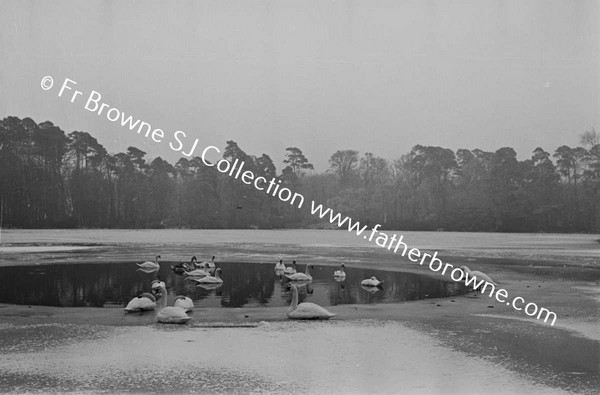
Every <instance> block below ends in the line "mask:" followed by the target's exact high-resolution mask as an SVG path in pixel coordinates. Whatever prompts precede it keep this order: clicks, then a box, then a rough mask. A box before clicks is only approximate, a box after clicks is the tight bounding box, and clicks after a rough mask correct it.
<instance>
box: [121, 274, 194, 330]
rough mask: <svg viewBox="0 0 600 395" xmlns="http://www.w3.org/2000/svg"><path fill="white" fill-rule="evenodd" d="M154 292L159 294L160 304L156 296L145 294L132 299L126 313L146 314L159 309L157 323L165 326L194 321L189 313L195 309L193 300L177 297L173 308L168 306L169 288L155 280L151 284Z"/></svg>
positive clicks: (181, 296)
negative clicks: (145, 312)
mask: <svg viewBox="0 0 600 395" xmlns="http://www.w3.org/2000/svg"><path fill="white" fill-rule="evenodd" d="M151 288H152V292H153V293H156V294H159V295H160V299H159V304H158V305H157V303H156V298H155V297H154V295H152V294H150V293H147V292H144V293H142V294H140V295H139V296H137V297H135V298H133V299H131V300H130V301H129V303H127V306H126V307H125V312H127V313H131V312H144V311H150V310H155V309H156V308H157V307H158V312H157V314H156V321H157V322H160V323H165V324H185V323H186V322H188V321H189V320H191V319H192V317H190V316H189V315H187V313H188V312H190V311H192V310H193V309H194V302H193V301H192V299H190V298H188V297H187V296H184V295H179V296H176V297H175V300H174V302H173V306H167V298H168V294H167V286H166V284H165V283H164V282H163V281H160V280H154V281H153V282H152V284H151Z"/></svg>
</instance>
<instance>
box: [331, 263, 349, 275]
mask: <svg viewBox="0 0 600 395" xmlns="http://www.w3.org/2000/svg"><path fill="white" fill-rule="evenodd" d="M344 267H345V266H344V264H343V263H342V265H341V266H340V270H336V271H335V272H333V277H337V278H346V272H345V271H344Z"/></svg>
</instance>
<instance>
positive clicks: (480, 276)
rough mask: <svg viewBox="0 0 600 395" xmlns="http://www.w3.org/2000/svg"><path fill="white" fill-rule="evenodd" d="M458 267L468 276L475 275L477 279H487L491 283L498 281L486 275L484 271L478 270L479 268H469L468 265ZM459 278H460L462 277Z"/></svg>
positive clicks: (494, 283)
mask: <svg viewBox="0 0 600 395" xmlns="http://www.w3.org/2000/svg"><path fill="white" fill-rule="evenodd" d="M460 268H461V269H462V271H463V273H466V274H468V275H469V277H477V279H478V280H483V281H487V282H488V283H490V284H492V285H498V283H496V282H495V281H494V280H492V279H491V278H490V276H488V275H487V274H485V273H484V272H480V271H479V270H471V269H469V267H468V266H461V267H460ZM460 279H461V280H462V277H461V278H460Z"/></svg>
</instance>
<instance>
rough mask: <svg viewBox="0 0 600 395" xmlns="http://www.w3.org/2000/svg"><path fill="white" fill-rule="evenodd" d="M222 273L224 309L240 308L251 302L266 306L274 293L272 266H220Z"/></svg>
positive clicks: (222, 303) (222, 302)
mask: <svg viewBox="0 0 600 395" xmlns="http://www.w3.org/2000/svg"><path fill="white" fill-rule="evenodd" d="M220 266H221V267H222V268H223V273H222V276H221V278H223V287H221V288H220V289H221V292H222V295H223V298H222V299H221V305H222V306H224V307H242V306H244V305H246V304H248V303H249V302H250V301H251V300H256V301H257V302H258V303H259V304H260V305H266V304H268V303H269V300H270V299H271V297H272V296H273V293H274V288H275V284H274V280H275V278H276V277H275V274H274V273H273V266H272V265H256V264H243V263H242V264H221V265H220Z"/></svg>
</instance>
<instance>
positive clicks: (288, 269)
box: [275, 259, 296, 275]
mask: <svg viewBox="0 0 600 395" xmlns="http://www.w3.org/2000/svg"><path fill="white" fill-rule="evenodd" d="M275 273H277V274H279V275H282V274H285V275H291V274H295V273H296V261H293V262H292V266H286V265H285V264H284V263H283V260H282V259H280V260H279V262H278V263H276V264H275Z"/></svg>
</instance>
